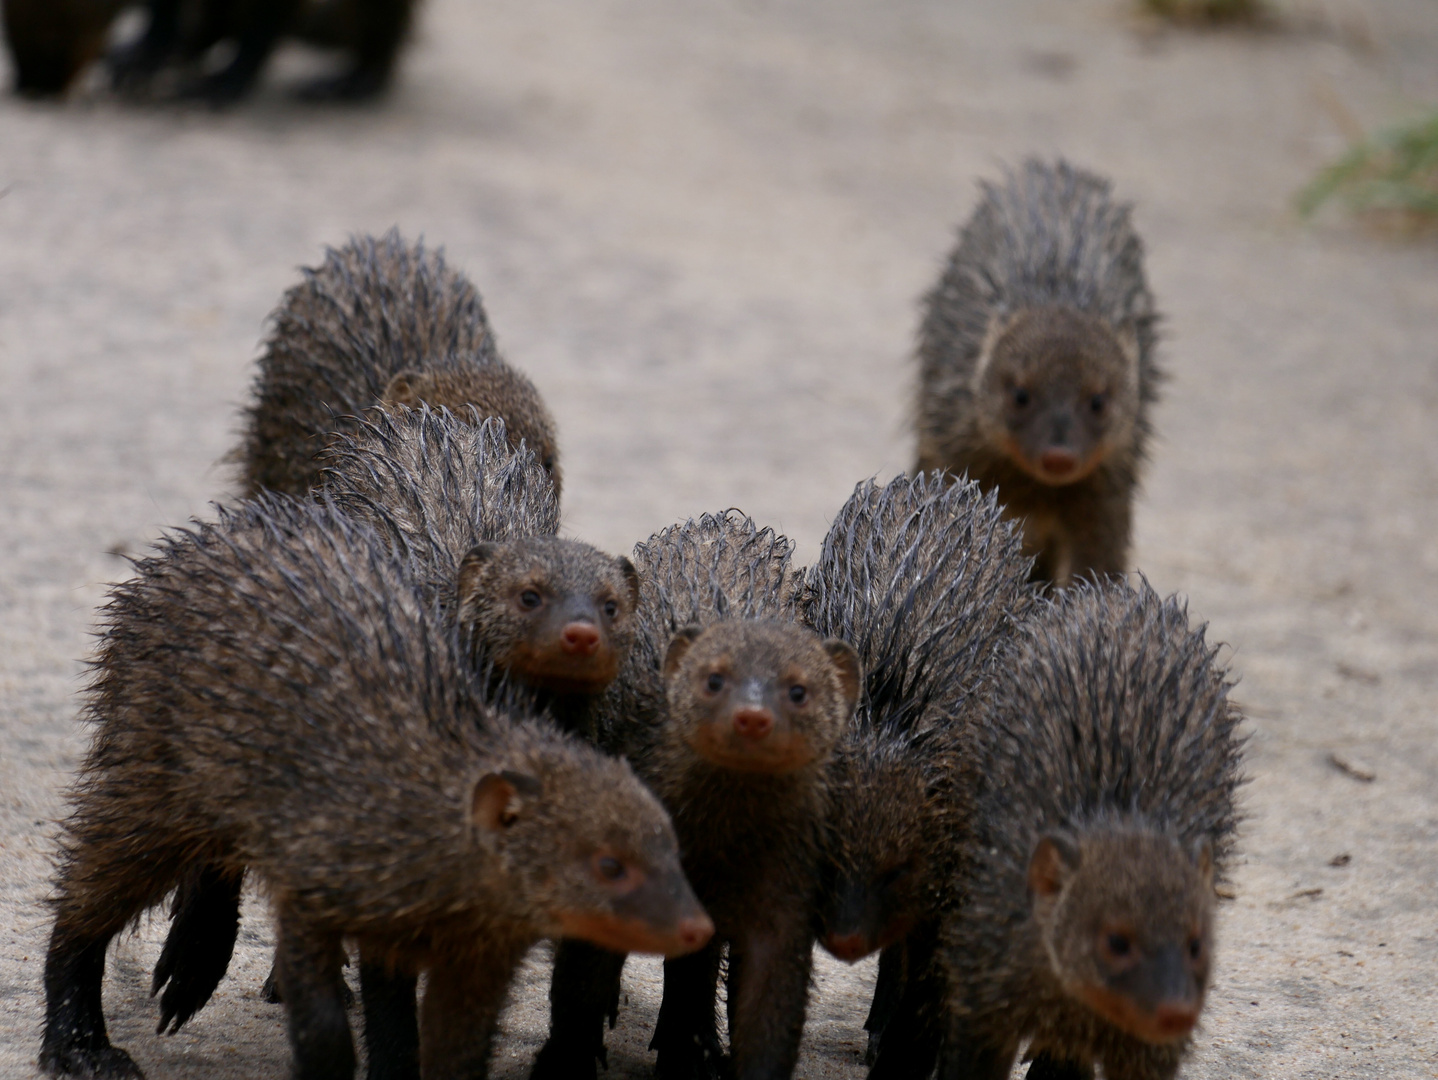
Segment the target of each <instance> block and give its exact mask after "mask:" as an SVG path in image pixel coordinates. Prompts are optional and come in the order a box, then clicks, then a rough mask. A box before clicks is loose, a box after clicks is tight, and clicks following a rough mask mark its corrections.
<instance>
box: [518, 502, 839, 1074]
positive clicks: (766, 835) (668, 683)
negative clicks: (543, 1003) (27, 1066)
mask: <svg viewBox="0 0 1438 1080" xmlns="http://www.w3.org/2000/svg"><path fill="white" fill-rule="evenodd" d="M792 551H793V545H792V543H791V542H790V541H788V540H787V539H785V538H783V537H779V536H776V535H775V534H774V533H773V532H771V531H770V530H768V529H763V530H760V529H758V528H756V527H755V525H754V523H753V522H752V521H751V520H750V519H748V518H747V517H744V516H743V515H741V514H739V513H738V512H737V511H731V512H729V513H728V514H725V515H722V516H709V515H706V516H704V517H702V518H700V519H699V520H698V521H691V522H688V523H687V524H684V525H678V526H674V527H673V528H670V529H666V530H664V531H663V532H661V533H659V534H657V535H655V536H653V537H651V538H650V539H649V540H648V541H646V542H645V543H642V544H639V545H638V546H637V547H636V548H635V551H634V557H635V563H636V564H637V565H638V567H639V570H640V577H641V581H642V583H643V585H642V590H641V599H640V614H641V620H640V632H639V634H638V636H637V638H636V643H635V647H634V649H633V651H632V652H631V654H630V662H629V664H628V665H626V667H625V670H624V671H623V672H622V673H621V675H620V677H619V679H617V680H616V681H615V683H614V686H613V687H612V688H611V689H610V691H609V692H608V694H607V695H606V700H607V701H608V702H610V703H612V707H611V708H607V709H606V710H605V716H606V717H609V718H612V719H613V725H612V726H611V728H610V735H609V743H608V745H609V746H610V747H611V749H614V750H616V751H619V752H622V753H623V754H624V755H625V756H626V757H627V758H628V759H629V761H630V762H631V763H632V764H633V766H634V768H635V771H636V772H638V773H639V775H640V776H641V777H642V778H643V779H644V780H645V782H646V783H648V784H649V785H650V786H651V788H652V789H653V790H654V791H655V793H656V794H657V795H658V796H659V797H660V799H661V800H662V801H663V802H664V804H665V806H666V808H668V810H669V812H670V814H671V815H672V816H673V818H674V822H675V828H676V830H677V831H678V833H679V836H680V849H681V851H682V852H683V858H684V867H685V873H686V874H688V875H689V880H690V881H691V882H693V883H694V887H695V891H696V892H697V893H698V894H699V896H700V898H701V900H702V902H703V903H704V905H705V907H706V909H707V910H708V911H709V913H710V915H711V917H712V918H713V919H714V922H715V926H716V928H717V929H716V933H715V937H714V940H713V942H712V943H711V944H710V946H709V947H708V948H706V949H704V950H701V951H700V952H698V953H695V954H694V955H693V956H692V957H689V958H686V959H684V960H680V961H674V962H666V964H665V967H664V999H663V1004H662V1006H661V1008H660V1012H659V1021H658V1024H657V1026H656V1028H655V1031H654V1037H653V1041H652V1042H651V1044H650V1045H651V1048H652V1049H654V1050H656V1051H658V1060H657V1062H656V1075H657V1076H659V1077H661V1078H665V1080H675V1078H684V1080H690V1078H694V1077H701V1076H703V1077H708V1076H712V1075H715V1073H716V1070H718V1069H720V1068H721V1065H722V1061H723V1056H724V1055H723V1051H722V1048H721V1047H720V1045H719V1037H718V1030H717V1018H716V1015H715V1004H716V991H717V983H718V979H719V968H720V957H721V949H722V947H723V946H724V945H726V944H727V946H728V1011H729V1058H730V1062H729V1072H730V1073H732V1075H733V1076H734V1077H736V1078H739V1080H754V1078H757V1077H761V1076H762V1077H785V1076H789V1075H790V1074H791V1073H792V1072H793V1069H794V1066H795V1063H796V1061H797V1059H798V1050H799V1037H800V1035H801V1033H802V1030H803V1025H804V1014H805V1009H806V1007H807V999H808V984H809V973H810V967H811V964H812V954H813V941H814V937H813V919H814V905H815V899H816V897H815V892H816V887H817V869H818V867H817V863H818V858H819V850H820V836H821V829H822V826H823V822H824V816H825V814H826V812H827V810H828V791H827V767H828V763H829V757H830V755H831V753H832V751H833V748H834V746H835V744H836V743H837V742H838V740H839V738H840V737H841V735H842V734H843V730H844V727H845V725H846V724H847V722H848V720H849V717H850V715H851V713H852V712H853V709H854V704H855V701H856V699H857V697H858V693H859V683H860V678H861V676H860V672H859V669H858V662H857V659H856V657H855V655H854V652H853V649H852V648H850V647H849V646H848V645H846V644H844V643H843V642H840V641H837V640H835V639H828V640H823V639H821V638H820V637H819V636H818V635H817V634H815V633H813V631H811V630H807V629H805V628H803V627H801V626H799V625H798V624H797V623H795V622H793V621H792V617H793V614H794V606H793V585H794V572H793V570H792V569H791V566H790V561H791V558H792ZM623 963H624V958H623V956H616V955H614V954H612V953H606V952H604V951H603V950H599V949H593V948H588V947H585V946H583V945H580V944H575V943H565V944H564V945H562V946H561V947H560V949H559V952H558V954H557V956H556V960H555V970H554V981H553V986H552V990H551V1004H552V1010H553V1013H552V1026H551V1030H550V1036H549V1039H548V1041H547V1042H546V1043H545V1045H544V1047H543V1049H542V1050H541V1052H540V1055H539V1059H538V1060H537V1061H536V1063H535V1068H534V1073H533V1075H534V1077H537V1078H538V1077H543V1078H556V1080H558V1078H563V1080H575V1078H582V1077H586V1076H587V1077H593V1076H595V1075H596V1063H597V1062H598V1061H602V1060H604V1021H605V1019H606V1017H607V1018H608V1019H609V1020H610V1022H611V1023H613V1022H614V1019H615V1018H616V1016H617V1012H618V1001H619V978H620V972H621V969H622V967H623Z"/></svg>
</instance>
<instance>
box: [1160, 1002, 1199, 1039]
mask: <svg viewBox="0 0 1438 1080" xmlns="http://www.w3.org/2000/svg"><path fill="white" fill-rule="evenodd" d="M1153 1018H1154V1020H1156V1021H1157V1022H1158V1029H1159V1030H1160V1031H1162V1032H1163V1033H1164V1034H1165V1035H1169V1036H1172V1037H1174V1038H1177V1037H1178V1036H1180V1035H1187V1034H1188V1033H1189V1031H1191V1030H1192V1029H1193V1025H1194V1024H1196V1023H1198V1010H1197V1009H1195V1008H1194V1007H1193V1006H1192V1005H1160V1006H1159V1007H1158V1008H1157V1009H1155V1010H1154V1012H1153Z"/></svg>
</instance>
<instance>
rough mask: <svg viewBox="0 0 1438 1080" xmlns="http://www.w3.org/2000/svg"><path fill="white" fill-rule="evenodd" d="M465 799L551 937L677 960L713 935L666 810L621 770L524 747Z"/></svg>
mask: <svg viewBox="0 0 1438 1080" xmlns="http://www.w3.org/2000/svg"><path fill="white" fill-rule="evenodd" d="M526 741H528V742H529V745H527V746H526V745H520V746H518V747H515V748H512V749H511V750H510V752H508V753H505V754H502V755H499V756H500V758H501V761H500V762H499V767H498V768H496V769H494V770H493V771H490V772H487V773H485V774H484V775H483V776H480V777H478V778H477V779H476V780H475V781H474V784H473V786H472V788H471V789H470V796H469V823H470V829H471V832H472V834H473V836H474V837H475V841H476V843H478V844H479V845H480V846H481V847H482V848H484V849H485V850H486V852H488V853H490V854H492V855H498V857H499V862H500V865H501V866H502V867H503V868H504V873H505V875H506V877H507V879H508V881H509V884H510V886H511V889H510V891H511V892H512V893H513V894H514V895H515V897H516V899H517V902H518V903H519V904H520V905H521V907H524V908H526V909H527V913H528V917H529V919H530V920H532V921H533V923H534V924H535V925H536V926H537V927H539V928H541V932H542V933H543V934H545V935H547V936H553V937H572V938H579V939H581V940H584V941H588V942H591V943H593V944H595V945H599V946H601V947H603V948H606V949H612V950H614V951H616V952H651V953H662V954H663V955H665V956H682V955H684V954H685V953H689V952H693V951H694V950H695V949H699V948H702V947H703V946H704V945H705V944H707V943H708V941H709V938H710V937H711V936H712V935H713V933H714V924H713V922H711V921H710V919H709V916H708V915H707V914H706V913H705V912H704V909H703V907H702V906H701V905H700V903H699V900H698V898H697V897H695V895H694V891H693V890H692V889H691V888H690V886H689V882H688V880H687V879H686V878H685V877H684V871H683V870H682V869H681V868H680V863H679V842H678V840H677V839H676V838H675V835H674V828H673V826H672V825H671V824H670V822H669V815H668V814H667V813H665V811H664V808H663V806H661V805H660V803H659V800H658V799H656V798H655V797H654V796H653V795H652V794H651V793H650V791H649V789H648V788H646V787H645V786H644V785H643V784H642V783H640V781H639V779H638V778H637V777H636V776H635V775H634V773H633V772H632V771H631V770H630V768H629V766H628V765H627V764H625V763H624V762H622V761H619V760H617V759H614V758H608V757H605V756H604V755H602V754H600V753H599V752H598V751H597V750H595V749H594V748H592V747H590V746H588V745H585V744H583V743H581V742H579V741H578V740H575V739H568V738H558V737H555V736H554V735H553V734H552V733H550V734H549V735H548V737H543V738H538V739H534V740H532V741H529V740H526Z"/></svg>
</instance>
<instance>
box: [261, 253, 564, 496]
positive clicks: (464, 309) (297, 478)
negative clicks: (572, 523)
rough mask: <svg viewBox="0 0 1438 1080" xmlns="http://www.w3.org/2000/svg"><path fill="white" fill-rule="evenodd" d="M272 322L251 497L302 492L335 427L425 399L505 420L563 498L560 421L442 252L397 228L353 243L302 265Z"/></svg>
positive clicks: (316, 476) (314, 476) (313, 480)
mask: <svg viewBox="0 0 1438 1080" xmlns="http://www.w3.org/2000/svg"><path fill="white" fill-rule="evenodd" d="M271 321H272V324H273V325H272V329H271V332H270V335H269V338H268V340H267V342H266V345H265V352H264V355H263V356H261V357H260V361H259V374H258V375H257V376H256V377H255V383H254V388H253V391H252V393H253V401H252V402H251V404H250V406H249V407H248V409H247V410H246V422H245V433H244V437H243V440H242V442H241V445H240V447H239V448H238V449H237V450H236V451H235V457H236V460H237V461H238V463H239V464H240V467H241V474H242V475H241V484H242V489H243V490H242V493H243V494H244V495H246V496H251V495H255V494H257V493H259V492H260V491H262V490H270V491H281V492H284V493H286V494H289V495H304V494H305V493H306V492H308V491H309V490H310V489H312V488H314V487H316V486H317V485H318V483H319V481H320V469H321V465H320V462H319V461H317V460H316V455H317V454H319V453H321V452H322V451H323V450H324V449H325V447H326V446H327V445H328V443H329V441H330V440H331V439H332V438H333V437H334V436H335V435H336V434H339V433H343V432H348V431H353V430H354V428H355V426H356V424H357V423H358V420H357V418H358V417H360V416H362V415H374V413H373V412H372V411H371V410H374V409H375V407H377V406H379V407H393V406H398V405H408V406H415V405H418V404H420V403H421V402H425V403H427V404H429V405H430V406H432V407H435V408H438V407H440V406H445V407H448V408H450V409H452V410H454V411H455V412H456V414H460V412H461V410H462V409H463V408H464V406H467V405H473V406H474V407H475V408H476V409H477V410H478V412H479V414H480V415H481V416H498V417H500V418H502V419H503V420H504V422H505V427H506V429H507V431H508V433H509V438H510V440H511V441H512V442H513V444H514V445H515V446H518V445H519V443H520V442H521V441H522V442H524V443H525V445H527V446H528V447H529V448H530V449H531V450H533V451H534V452H535V454H537V455H538V457H539V462H540V464H541V465H542V466H543V467H544V469H545V471H546V472H548V473H549V474H550V477H551V479H552V480H553V481H554V485H555V494H556V495H558V493H559V484H560V473H559V452H558V449H557V446H556V443H555V435H554V420H553V418H552V417H551V416H550V415H549V410H548V408H546V406H545V404H544V401H543V399H542V398H541V397H540V396H539V392H538V391H537V390H535V388H534V385H533V383H531V382H530V381H529V380H528V379H527V378H526V377H525V376H524V375H523V374H521V373H520V372H519V371H517V370H515V369H514V368H512V367H510V366H509V365H508V364H507V363H505V362H504V360H503V359H502V358H501V357H500V355H499V352H498V350H497V349H496V347H495V344H494V335H493V333H492V332H491V331H490V328H489V321H488V319H487V318H486V316H485V313H484V305H483V303H482V302H481V300H480V297H479V293H478V292H477V291H476V290H475V288H474V286H473V285H471V284H470V283H469V281H468V280H467V279H466V278H465V277H464V275H462V274H460V273H458V272H457V271H455V270H452V269H451V268H450V267H449V266H448V265H447V264H446V263H445V261H444V256H443V253H442V252H439V251H433V250H429V249H427V248H426V247H425V246H424V244H423V243H415V244H409V243H406V242H405V241H404V240H403V239H402V238H401V237H400V235H399V233H398V231H396V230H393V229H392V230H390V231H389V232H388V233H386V234H385V235H384V236H382V237H380V238H379V239H378V240H376V239H374V238H373V237H356V238H353V239H351V240H350V242H349V243H347V244H346V245H345V246H344V247H341V248H338V249H335V248H329V249H326V251H325V260H324V263H323V264H322V265H321V266H319V267H318V268H315V269H307V270H305V271H304V280H303V281H302V282H301V283H300V284H299V285H296V286H294V287H293V288H292V289H290V290H289V291H288V292H286V293H285V296H284V299H283V300H282V301H281V302H280V306H279V307H278V308H277V309H276V310H275V311H274V313H273V314H272V315H271ZM465 415H467V414H465Z"/></svg>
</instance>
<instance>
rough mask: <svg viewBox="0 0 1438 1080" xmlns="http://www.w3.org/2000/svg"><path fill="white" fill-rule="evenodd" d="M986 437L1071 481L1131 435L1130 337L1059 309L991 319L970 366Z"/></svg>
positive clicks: (1016, 457) (1133, 366)
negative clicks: (981, 347)
mask: <svg viewBox="0 0 1438 1080" xmlns="http://www.w3.org/2000/svg"><path fill="white" fill-rule="evenodd" d="M974 394H975V398H976V399H977V401H978V402H979V410H978V415H979V417H980V421H979V422H980V425H981V427H982V429H983V434H984V437H985V439H986V440H987V441H988V443H989V444H990V445H991V446H992V447H993V448H994V449H995V450H997V451H998V452H1000V453H1001V454H1003V455H1005V456H1007V457H1008V458H1009V459H1011V460H1012V461H1013V463H1014V464H1015V465H1017V466H1018V467H1019V468H1020V469H1022V470H1023V471H1024V472H1026V473H1028V474H1029V475H1030V476H1032V477H1034V479H1036V480H1039V481H1041V482H1042V483H1045V484H1054V485H1060V484H1072V483H1074V482H1076V481H1078V480H1082V479H1083V478H1084V477H1086V476H1088V475H1089V474H1090V473H1092V472H1093V470H1094V469H1096V468H1098V466H1099V465H1100V464H1102V463H1103V461H1104V460H1105V458H1107V457H1108V456H1109V455H1110V454H1112V453H1113V452H1114V451H1115V450H1118V449H1120V448H1123V447H1127V446H1128V445H1129V444H1130V443H1131V442H1132V440H1133V437H1134V433H1135V425H1136V423H1137V421H1138V415H1139V406H1140V399H1139V386H1138V344H1137V339H1136V338H1134V337H1132V335H1128V336H1125V335H1124V334H1122V333H1119V334H1116V333H1115V332H1114V331H1113V330H1112V329H1111V328H1110V327H1109V326H1108V325H1107V324H1105V323H1103V322H1102V321H1100V320H1099V319H1096V318H1094V317H1093V316H1092V315H1088V314H1085V313H1084V312H1081V311H1078V310H1076V309H1074V308H1068V307H1039V308H1025V309H1023V310H1022V311H1020V312H1019V313H1018V314H1017V315H1014V316H1011V317H1010V318H1008V319H1005V320H999V321H996V322H995V324H994V326H993V328H992V329H991V330H990V333H989V337H988V340H987V341H986V342H985V344H984V351H983V354H982V355H981V356H980V358H979V363H978V365H977V367H976V368H975V386H974Z"/></svg>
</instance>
